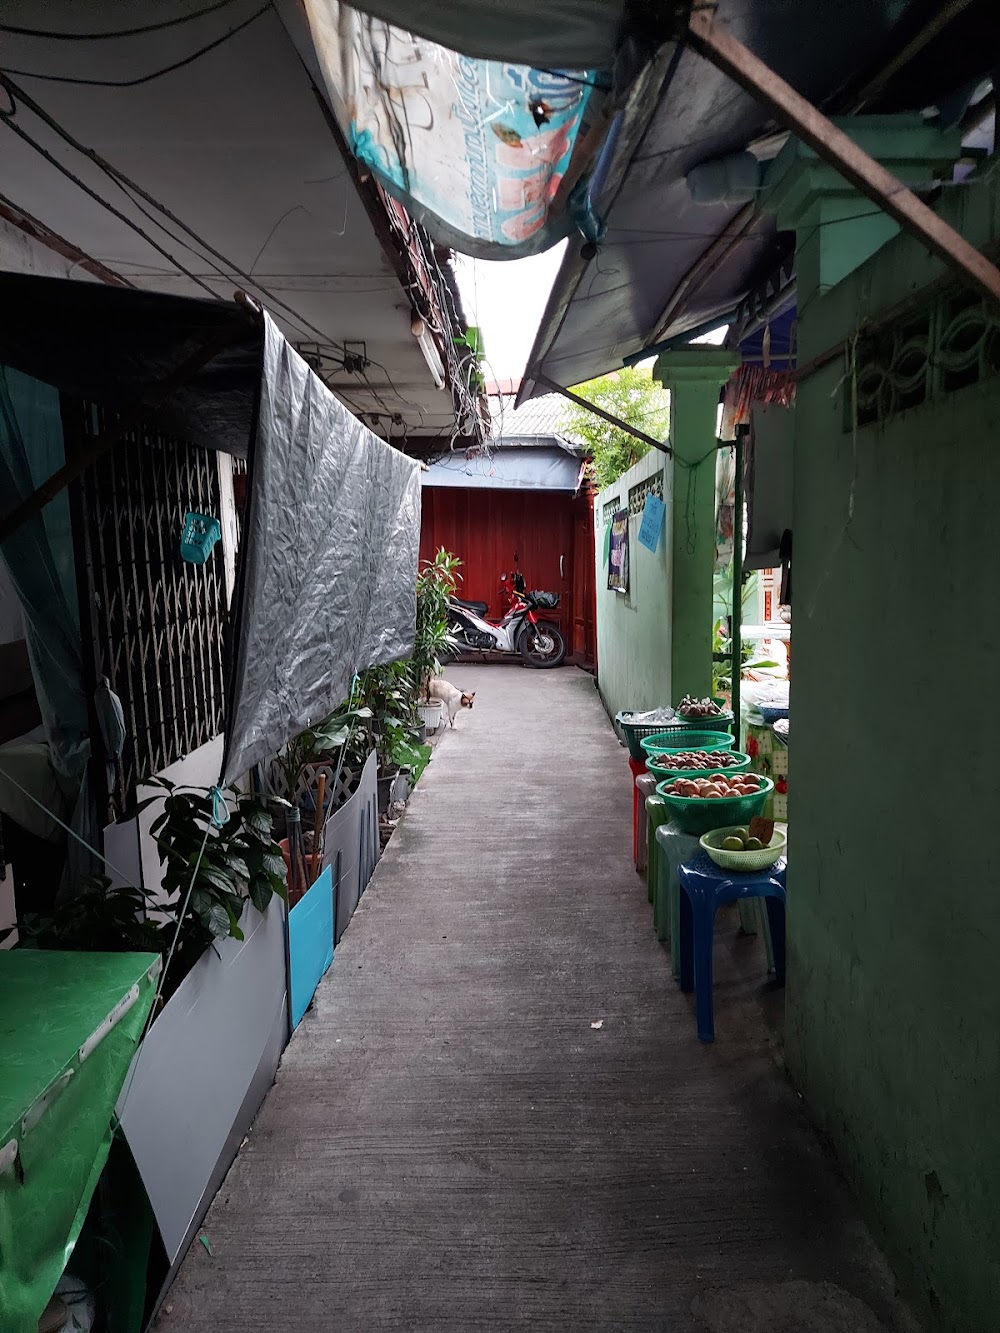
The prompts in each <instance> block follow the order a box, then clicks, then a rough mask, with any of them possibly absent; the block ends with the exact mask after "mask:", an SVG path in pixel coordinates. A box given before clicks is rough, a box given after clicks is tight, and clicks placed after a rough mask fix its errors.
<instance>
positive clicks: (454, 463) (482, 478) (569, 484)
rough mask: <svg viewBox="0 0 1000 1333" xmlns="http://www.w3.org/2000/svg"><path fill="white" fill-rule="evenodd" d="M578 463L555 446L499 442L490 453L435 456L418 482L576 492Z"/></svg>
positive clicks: (580, 460) (433, 485)
mask: <svg viewBox="0 0 1000 1333" xmlns="http://www.w3.org/2000/svg"><path fill="white" fill-rule="evenodd" d="M581 462H582V459H580V458H577V457H574V456H573V455H572V454H569V453H567V452H566V450H564V449H560V448H559V447H558V446H557V445H549V446H544V445H543V446H541V447H539V448H533V449H532V448H523V447H522V448H511V447H508V446H504V445H501V446H500V447H499V448H497V449H494V450H493V452H492V453H491V454H489V456H486V455H483V456H481V457H476V458H466V457H465V455H464V454H457V455H452V456H450V457H447V458H441V459H438V460H437V462H435V463H432V464H431V465H430V467H429V468H428V470H427V471H426V472H424V473H423V474H422V475H421V478H420V484H421V486H432V487H435V486H458V487H461V488H462V489H465V490H493V491H576V490H577V489H578V488H579V484H580V466H581Z"/></svg>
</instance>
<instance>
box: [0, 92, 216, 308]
mask: <svg viewBox="0 0 1000 1333" xmlns="http://www.w3.org/2000/svg"><path fill="white" fill-rule="evenodd" d="M0 119H2V120H3V121H4V122H5V123H6V125H7V128H8V129H10V130H12V131H13V132H14V134H16V135H17V137H18V138H19V139H22V140H23V141H24V142H25V143H26V144H28V145H29V146H30V147H32V148H34V150H35V151H36V152H37V153H38V154H40V156H42V157H43V158H44V159H45V160H46V162H48V163H50V164H51V165H52V166H54V167H55V169H56V170H57V171H58V172H60V173H61V174H62V175H64V176H65V177H66V178H67V179H68V180H71V181H72V182H73V184H74V185H76V186H78V187H79V189H81V190H82V191H83V192H84V194H87V195H89V196H90V198H91V199H93V200H95V201H96V202H97V203H99V204H101V205H102V207H104V208H106V209H107V210H108V212H109V213H111V214H112V215H113V216H114V217H116V218H118V219H119V221H121V222H124V223H125V225H126V226H127V227H131V229H132V230H133V231H134V232H136V234H137V235H139V236H141V237H142V239H143V240H144V241H145V242H146V244H147V245H150V246H152V248H153V249H154V250H155V251H156V252H157V254H161V255H162V256H163V258H164V259H168V260H169V261H170V263H171V264H172V265H173V266H174V268H176V269H179V270H180V272H181V273H183V274H184V275H185V276H186V277H188V278H190V279H191V281H192V282H193V283H195V284H197V286H199V287H201V288H202V290H203V291H206V292H208V294H209V296H210V297H211V298H212V300H213V301H217V300H218V299H219V294H218V292H216V291H215V290H214V289H213V288H211V287H209V285H208V283H206V282H202V280H201V278H199V277H197V276H196V275H195V274H194V273H192V272H191V271H190V270H189V269H186V268H185V267H184V265H183V264H182V263H181V262H180V260H179V259H175V258H174V256H173V255H172V254H170V252H169V251H168V250H164V248H163V246H162V245H159V244H158V243H157V242H156V241H154V240H153V238H152V236H150V235H149V234H148V233H147V232H145V231H143V229H142V228H141V227H140V226H139V225H138V223H136V222H134V221H133V220H132V219H131V218H130V217H128V216H127V215H126V214H125V213H122V212H121V210H120V209H117V208H115V206H114V205H113V204H111V203H109V202H108V201H107V199H105V198H104V196H103V195H100V194H98V192H97V191H96V190H92V189H91V188H90V186H89V185H88V184H87V183H86V181H83V180H81V179H80V177H79V176H77V175H76V173H75V172H73V171H71V170H70V169H69V167H67V166H65V165H64V164H63V163H62V162H60V161H59V159H58V158H57V157H53V155H52V154H51V153H50V152H49V151H48V149H47V148H43V147H42V145H41V144H40V143H38V141H37V140H35V139H33V138H32V137H31V135H30V134H28V132H27V131H26V130H24V129H22V128H21V126H20V125H18V124H17V123H16V122H15V121H14V120H13V119H12V118H10V117H9V116H6V115H0ZM157 225H159V224H157Z"/></svg>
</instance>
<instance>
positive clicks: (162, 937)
mask: <svg viewBox="0 0 1000 1333" xmlns="http://www.w3.org/2000/svg"><path fill="white" fill-rule="evenodd" d="M153 906H154V903H153V898H152V895H151V894H149V893H147V892H145V891H144V890H143V889H137V888H135V887H134V886H133V885H124V886H122V885H113V884H112V883H111V880H110V879H108V878H106V877H105V876H103V875H93V876H91V877H90V878H88V879H86V880H84V881H83V883H82V884H81V885H80V887H79V891H78V892H77V894H76V896H75V897H73V898H70V899H68V900H67V901H66V902H64V903H61V904H59V906H58V907H56V908H55V909H53V911H52V912H50V913H47V914H44V915H43V914H41V913H37V912H26V913H25V914H24V917H23V919H22V920H20V921H19V922H18V925H17V930H18V942H19V944H20V946H21V947H22V948H24V947H28V948H37V949H68V950H71V951H73V952H77V953H80V952H83V953H120V952H125V951H127V952H135V953H166V951H167V949H168V948H169V947H170V939H171V935H172V932H171V930H170V929H169V928H168V925H166V924H163V923H161V922H156V921H150V920H148V919H146V917H145V915H144V914H145V913H146V912H148V911H150V910H151V909H152V907H153Z"/></svg>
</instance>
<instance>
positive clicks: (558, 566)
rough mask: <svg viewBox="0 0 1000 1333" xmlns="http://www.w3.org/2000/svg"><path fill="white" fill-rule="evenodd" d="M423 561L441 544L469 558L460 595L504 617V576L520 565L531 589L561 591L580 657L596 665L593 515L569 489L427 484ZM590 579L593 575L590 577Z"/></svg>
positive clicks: (562, 611) (571, 644) (568, 633)
mask: <svg viewBox="0 0 1000 1333" xmlns="http://www.w3.org/2000/svg"><path fill="white" fill-rule="evenodd" d="M421 500H422V504H423V519H422V522H421V529H420V558H421V559H422V560H426V559H429V558H430V557H431V556H432V555H433V554H434V552H435V551H436V550H437V549H438V548H439V547H441V546H444V547H446V548H447V549H448V550H449V551H454V553H455V554H456V555H457V556H458V557H459V558H460V560H461V561H462V568H461V573H462V585H461V589H460V592H459V596H460V597H467V598H469V599H470V600H471V601H477V602H488V603H489V607H490V614H491V615H493V616H499V615H501V614H502V610H503V607H502V603H501V599H500V576H501V575H502V574H504V573H505V572H509V571H510V570H512V569H514V568H515V557H516V568H517V569H519V570H520V572H521V573H522V574H523V575H524V581H525V583H526V584H527V586H528V587H529V588H542V589H545V590H546V591H548V592H557V593H559V596H560V598H561V601H560V604H559V606H558V608H557V609H556V611H555V612H553V617H554V618H555V619H556V620H558V622H559V628H560V629H561V630H562V633H563V636H564V637H565V639H566V645H567V649H568V651H569V654H570V655H571V656H572V657H573V658H574V660H576V661H578V662H580V663H581V664H582V665H585V666H593V665H594V644H595V633H594V622H595V616H596V604H595V598H594V555H593V550H594V547H593V514H592V504H591V501H590V498H589V496H586V495H580V496H573V495H570V494H568V493H567V492H545V491H500V490H487V489H485V488H481V489H465V488H463V487H457V486H456V487H451V486H448V487H444V486H441V487H438V486H428V487H425V488H424V490H423V493H422V496H421ZM588 576H589V577H588Z"/></svg>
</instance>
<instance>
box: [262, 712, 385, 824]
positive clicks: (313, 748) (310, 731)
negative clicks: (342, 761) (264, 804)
mask: <svg viewBox="0 0 1000 1333" xmlns="http://www.w3.org/2000/svg"><path fill="white" fill-rule="evenodd" d="M371 717H372V713H371V709H370V708H367V707H365V706H361V707H352V706H351V705H350V704H347V703H345V704H342V705H341V707H340V708H339V709H337V710H336V711H335V712H333V713H331V714H330V716H329V717H328V718H325V719H324V721H322V722H319V723H317V725H316V726H315V727H309V728H307V729H306V730H305V731H302V732H300V733H299V735H298V736H295V737H293V738H292V740H290V741H289V742H288V744H287V745H286V746H285V748H284V750H282V752H281V754H279V755H278V760H277V763H278V767H279V768H280V770H281V774H282V777H283V779H284V783H285V790H286V791H287V793H288V796H289V799H291V800H294V799H295V793H296V792H297V791H298V789H299V784H300V782H301V780H302V775H303V773H304V772H305V770H306V769H307V768H308V767H309V765H310V764H316V763H319V762H321V761H322V760H325V759H329V758H331V757H333V756H335V755H337V753H338V751H340V750H341V749H342V748H343V747H344V746H346V745H349V744H350V742H351V741H352V739H354V737H355V736H364V735H365V733H366V729H367V724H368V723H369V722H370V720H371Z"/></svg>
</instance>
